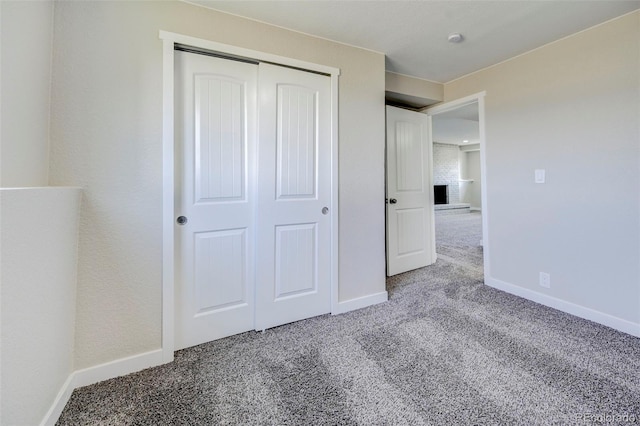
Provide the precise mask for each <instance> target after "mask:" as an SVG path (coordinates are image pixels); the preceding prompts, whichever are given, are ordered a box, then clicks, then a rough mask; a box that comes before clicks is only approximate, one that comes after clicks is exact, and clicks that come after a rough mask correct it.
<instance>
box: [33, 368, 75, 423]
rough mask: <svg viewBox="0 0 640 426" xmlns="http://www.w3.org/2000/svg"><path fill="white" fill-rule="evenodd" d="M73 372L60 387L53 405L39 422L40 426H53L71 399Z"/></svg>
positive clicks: (73, 387)
mask: <svg viewBox="0 0 640 426" xmlns="http://www.w3.org/2000/svg"><path fill="white" fill-rule="evenodd" d="M75 377H76V376H75V372H74V373H71V374H70V375H69V377H67V380H66V381H65V382H64V384H63V385H62V388H61V389H60V391H59V392H58V395H57V396H56V399H54V400H53V404H51V407H50V408H49V411H47V414H45V415H44V418H43V419H42V422H40V425H41V426H53V425H55V424H56V422H57V421H58V418H59V417H60V414H62V410H64V407H65V406H66V405H67V402H69V398H71V393H72V392H73V390H74V389H75V386H74V384H73V383H74V380H75Z"/></svg>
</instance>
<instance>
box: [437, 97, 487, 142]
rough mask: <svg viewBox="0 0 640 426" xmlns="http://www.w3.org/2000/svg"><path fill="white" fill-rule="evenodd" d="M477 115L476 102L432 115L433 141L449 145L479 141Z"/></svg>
mask: <svg viewBox="0 0 640 426" xmlns="http://www.w3.org/2000/svg"><path fill="white" fill-rule="evenodd" d="M478 115H479V113H478V104H477V103H476V102H474V103H472V104H469V105H465V106H463V107H460V108H456V109H453V110H450V111H446V112H443V113H440V114H436V115H433V116H432V134H433V141H434V142H438V143H446V144H451V145H466V144H469V145H471V144H474V143H479V142H480V123H479V121H480V120H479V118H478ZM464 141H467V142H464Z"/></svg>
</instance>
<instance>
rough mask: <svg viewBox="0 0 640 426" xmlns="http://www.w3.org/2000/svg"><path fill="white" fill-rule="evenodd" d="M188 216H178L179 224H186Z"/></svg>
mask: <svg viewBox="0 0 640 426" xmlns="http://www.w3.org/2000/svg"><path fill="white" fill-rule="evenodd" d="M187 221H188V220H187V217H186V216H178V218H177V219H176V222H178V225H184V224H185V223H187Z"/></svg>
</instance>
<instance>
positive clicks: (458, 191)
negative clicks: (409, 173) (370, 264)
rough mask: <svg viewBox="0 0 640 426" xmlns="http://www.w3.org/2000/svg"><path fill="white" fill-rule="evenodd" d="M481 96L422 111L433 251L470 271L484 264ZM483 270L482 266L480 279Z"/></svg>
mask: <svg viewBox="0 0 640 426" xmlns="http://www.w3.org/2000/svg"><path fill="white" fill-rule="evenodd" d="M483 100H484V98H483V95H478V96H472V97H469V98H465V99H462V100H459V101H454V102H449V103H446V104H441V105H438V106H435V107H432V108H429V109H427V110H426V112H427V114H428V115H429V116H430V117H431V135H432V138H431V139H432V143H433V185H434V187H433V191H434V223H435V239H436V253H437V256H438V258H439V259H442V260H445V261H448V262H451V263H455V264H457V265H460V266H465V267H469V268H475V269H482V268H484V266H485V265H487V266H488V261H487V258H488V251H487V245H486V242H487V238H486V235H487V220H486V219H487V211H486V210H487V209H486V201H485V200H486V198H485V193H486V179H485V175H486V173H485V172H486V170H485V169H486V166H485V154H484V123H483V120H484V104H483ZM443 188H444V189H443ZM443 192H444V196H443V197H440V196H439V194H442V193H443ZM438 200H439V201H440V202H438ZM487 273H488V271H487V270H486V269H484V273H483V275H484V277H486V276H487Z"/></svg>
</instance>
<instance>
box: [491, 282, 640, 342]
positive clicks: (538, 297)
mask: <svg viewBox="0 0 640 426" xmlns="http://www.w3.org/2000/svg"><path fill="white" fill-rule="evenodd" d="M485 283H486V284H487V285H488V286H490V287H493V288H496V289H498V290H502V291H506V292H507V293H511V294H514V295H516V296H520V297H523V298H525V299H528V300H531V301H534V302H536V303H540V304H541V305H545V306H548V307H550V308H553V309H557V310H559V311H562V312H566V313H568V314H571V315H575V316H577V317H580V318H584V319H587V320H590V321H593V322H597V323H598V324H602V325H606V326H607V327H611V328H613V329H615V330H618V331H621V332H623V333H627V334H630V335H632V336H636V337H640V324H638V323H634V322H631V321H627V320H625V319H622V318H618V317H614V316H613V315H609V314H605V313H604V312H600V311H596V310H594V309H591V308H587V307H585V306H581V305H576V304H575V303H571V302H567V301H565V300H562V299H558V298H556V297H553V296H549V295H547V294H543V293H538V292H537V291H533V290H529V289H527V288H523V287H519V286H517V285H514V284H510V283H507V282H505V281H500V280H497V279H495V278H490V279H488V280H485Z"/></svg>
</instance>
